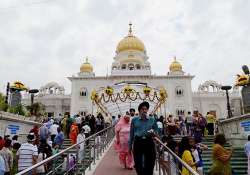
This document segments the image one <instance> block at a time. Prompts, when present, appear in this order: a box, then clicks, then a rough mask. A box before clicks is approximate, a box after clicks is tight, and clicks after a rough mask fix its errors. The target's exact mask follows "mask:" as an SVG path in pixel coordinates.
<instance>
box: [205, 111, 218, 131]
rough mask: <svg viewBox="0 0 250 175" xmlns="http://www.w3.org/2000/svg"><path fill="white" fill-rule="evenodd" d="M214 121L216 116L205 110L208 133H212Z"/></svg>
mask: <svg viewBox="0 0 250 175" xmlns="http://www.w3.org/2000/svg"><path fill="white" fill-rule="evenodd" d="M215 122H216V117H215V116H214V115H213V114H211V112H207V130H208V135H214V125H215Z"/></svg>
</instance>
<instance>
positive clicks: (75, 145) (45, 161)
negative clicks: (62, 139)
mask: <svg viewBox="0 0 250 175" xmlns="http://www.w3.org/2000/svg"><path fill="white" fill-rule="evenodd" d="M111 128H113V126H109V127H107V128H105V129H103V130H101V131H99V132H97V133H95V134H93V135H91V136H89V137H88V138H86V139H84V140H83V141H82V142H80V143H76V144H74V145H71V146H70V147H68V148H66V149H64V150H62V151H60V152H59V153H57V154H55V155H53V156H51V157H49V158H47V159H45V160H43V161H41V162H39V163H37V164H35V165H33V166H31V167H29V168H27V169H25V170H23V171H21V172H19V173H17V174H16V175H23V174H26V173H28V172H30V171H32V170H33V169H35V168H37V167H39V166H41V165H43V164H46V163H48V162H49V161H51V160H53V159H55V158H56V157H58V156H61V155H62V154H64V153H66V152H67V151H69V150H71V149H72V148H75V147H78V146H79V145H81V144H82V143H85V142H86V141H88V140H90V139H92V138H95V137H96V136H98V135H99V134H101V133H103V132H105V131H107V130H109V129H111Z"/></svg>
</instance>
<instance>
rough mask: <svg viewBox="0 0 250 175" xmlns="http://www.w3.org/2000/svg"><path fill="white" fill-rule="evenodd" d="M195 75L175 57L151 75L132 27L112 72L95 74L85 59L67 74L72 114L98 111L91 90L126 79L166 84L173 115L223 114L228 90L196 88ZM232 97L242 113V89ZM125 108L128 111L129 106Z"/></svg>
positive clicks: (210, 84) (157, 84)
mask: <svg viewBox="0 0 250 175" xmlns="http://www.w3.org/2000/svg"><path fill="white" fill-rule="evenodd" d="M87 64H88V65H87ZM83 67H87V68H86V69H84V68H83ZM193 77H194V76H192V75H190V74H186V73H185V72H184V71H183V70H182V66H181V64H180V63H179V62H177V61H176V59H175V60H174V61H173V63H172V64H171V65H170V70H169V72H168V73H166V75H159V76H157V75H152V74H151V66H150V62H149V58H148V56H147V54H146V49H145V46H144V44H143V43H142V41H141V40H139V39H138V38H137V37H135V36H134V35H133V34H132V30H131V28H130V30H129V34H128V35H127V36H126V37H125V38H123V39H122V40H121V41H120V42H119V43H118V46H117V48H116V54H115V57H114V62H113V63H112V65H111V75H109V76H95V74H94V72H93V67H92V65H90V64H89V63H87V62H86V63H84V64H83V65H82V66H81V71H80V72H79V73H78V74H77V76H72V77H68V78H69V80H70V81H71V83H72V86H71V111H70V113H71V115H74V114H77V113H79V112H87V113H95V112H96V106H94V105H93V104H92V101H91V92H92V91H93V90H97V89H100V88H103V89H104V88H106V87H107V86H113V85H115V84H117V83H120V82H124V81H125V82H140V83H146V84H147V85H148V86H150V87H155V88H158V87H164V88H165V89H166V90H167V93H168V98H167V101H166V108H167V110H165V111H167V112H168V113H171V114H173V115H178V114H183V113H184V114H187V112H188V111H194V110H198V111H199V112H200V113H202V114H204V115H205V114H206V113H207V112H208V111H216V114H217V116H218V117H224V116H225V115H226V97H225V93H224V92H222V91H221V90H220V86H219V85H218V84H217V83H216V82H212V81H208V82H206V83H205V84H203V85H201V86H200V87H199V90H198V92H193V91H192V86H191V81H192V79H193ZM210 86H211V87H213V91H212V92H210V91H209V90H208V89H205V88H206V87H210ZM83 91H84V93H83ZM82 94H84V95H82ZM231 97H232V99H233V100H234V102H235V104H234V107H235V108H234V111H236V112H238V113H240V109H238V108H239V107H240V105H239V103H241V100H240V95H239V93H237V92H236V91H234V93H232V94H231ZM235 100H236V101H235ZM237 100H238V101H237ZM236 108H237V109H236ZM122 110H123V112H125V111H128V110H129V109H122ZM161 113H162V114H163V112H161ZM116 114H117V113H115V114H114V115H116ZM163 115H164V114H163Z"/></svg>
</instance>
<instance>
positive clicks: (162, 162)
mask: <svg viewBox="0 0 250 175" xmlns="http://www.w3.org/2000/svg"><path fill="white" fill-rule="evenodd" d="M155 141H156V143H157V144H156V145H157V146H156V149H157V160H156V167H155V168H156V170H157V171H158V173H159V175H179V174H181V171H182V167H184V168H186V171H188V173H189V175H199V174H198V173H197V172H196V171H195V170H194V169H192V168H191V167H190V166H189V165H188V164H187V163H186V162H184V161H183V160H181V158H180V157H179V156H177V155H176V154H175V153H174V152H173V151H172V150H171V149H170V148H169V147H167V146H166V145H164V144H163V143H162V141H161V140H160V139H158V138H155Z"/></svg>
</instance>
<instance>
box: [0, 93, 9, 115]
mask: <svg viewBox="0 0 250 175" xmlns="http://www.w3.org/2000/svg"><path fill="white" fill-rule="evenodd" d="M7 109H8V104H6V103H5V96H4V95H3V94H2V93H0V111H7Z"/></svg>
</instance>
